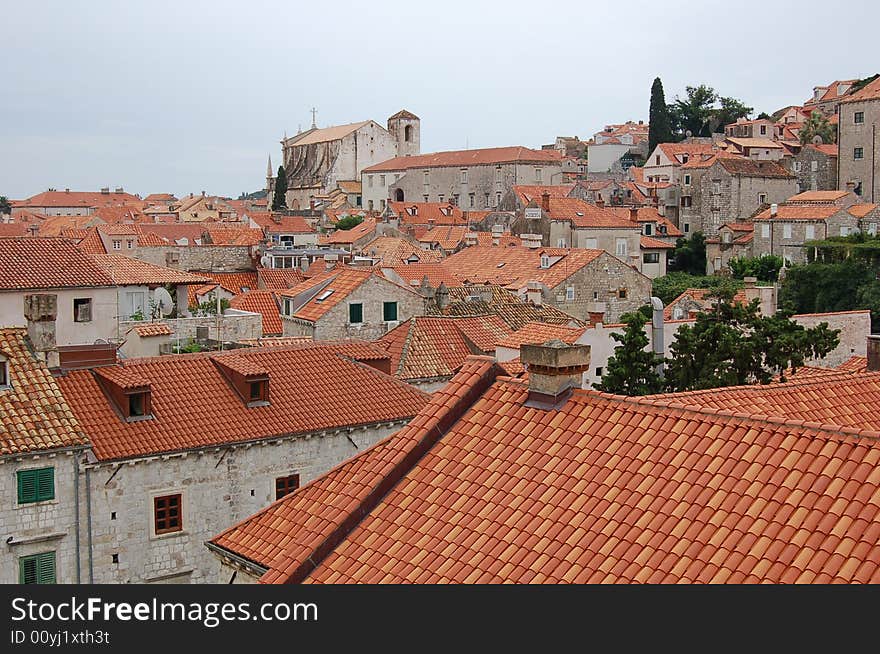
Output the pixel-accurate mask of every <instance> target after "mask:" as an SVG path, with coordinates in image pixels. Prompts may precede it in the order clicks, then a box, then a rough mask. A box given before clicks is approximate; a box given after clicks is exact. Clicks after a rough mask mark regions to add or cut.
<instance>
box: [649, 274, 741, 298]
mask: <svg viewBox="0 0 880 654" xmlns="http://www.w3.org/2000/svg"><path fill="white" fill-rule="evenodd" d="M742 285H743V283H742V281H740V280H734V279H730V278H729V277H720V276H718V275H691V274H689V273H686V272H671V273H669V274H667V275H663V277H657V278H656V279H655V280H654V281H653V284H652V286H653V289H652V294H653V295H654V296H656V297H658V298H660V300H661V301H662V302H663V304H669V303H670V302H672V301H673V300H674V299H675V298H677V297H678V296H679V295H681V294H682V293H684V292H685V291H686V290H687V289H689V288H722V289H729V290H731V291H733V292H736V291H737V290H738V289H740V288H742Z"/></svg>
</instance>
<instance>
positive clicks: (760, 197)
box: [758, 193, 767, 204]
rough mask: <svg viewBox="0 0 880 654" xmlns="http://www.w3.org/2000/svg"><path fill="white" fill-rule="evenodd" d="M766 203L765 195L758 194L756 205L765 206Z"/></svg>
mask: <svg viewBox="0 0 880 654" xmlns="http://www.w3.org/2000/svg"><path fill="white" fill-rule="evenodd" d="M766 202H767V194H766V193H758V204H765V203H766Z"/></svg>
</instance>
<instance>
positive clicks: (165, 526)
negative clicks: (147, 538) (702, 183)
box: [153, 493, 183, 536]
mask: <svg viewBox="0 0 880 654" xmlns="http://www.w3.org/2000/svg"><path fill="white" fill-rule="evenodd" d="M182 506H183V502H182V500H181V495H180V493H178V494H177V495H162V496H161V497H154V498H153V519H154V525H155V528H156V535H157V536H158V535H159V534H170V533H173V532H175V531H181V530H182V529H183V515H181V509H182Z"/></svg>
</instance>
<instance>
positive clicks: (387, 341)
mask: <svg viewBox="0 0 880 654" xmlns="http://www.w3.org/2000/svg"><path fill="white" fill-rule="evenodd" d="M509 333H510V328H509V327H507V325H505V324H504V321H503V320H501V318H499V317H498V316H492V315H489V316H472V317H466V318H455V317H439V316H422V317H419V318H411V319H409V320H407V321H406V322H405V323H402V324H401V325H400V326H398V327H396V328H395V329H393V330H391V331H390V332H388V333H387V334H385V335H384V336H383V337H382V338H380V339H379V340H377V341H376V344H377V345H378V346H380V347H382V348H384V349H385V350H387V352H388V354H389V355H390V356H391V371H392V373H393V374H394V375H395V376H397V377H399V378H400V379H406V380H415V379H435V378H443V377H449V376H451V375H452V374H453V373H454V372H455V371H456V370H457V369H458V368H460V367H461V365H462V363H464V360H465V359H466V358H467V357H468V356H469V355H471V354H491V353H493V352H494V351H495V341H496V340H498V338H500V337H502V336H505V335H507V334H509Z"/></svg>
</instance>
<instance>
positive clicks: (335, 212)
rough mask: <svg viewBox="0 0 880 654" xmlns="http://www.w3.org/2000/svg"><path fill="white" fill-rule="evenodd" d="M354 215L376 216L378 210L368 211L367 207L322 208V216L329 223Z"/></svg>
mask: <svg viewBox="0 0 880 654" xmlns="http://www.w3.org/2000/svg"><path fill="white" fill-rule="evenodd" d="M349 216H355V217H358V218H378V217H379V212H378V211H368V210H367V209H333V208H326V209H324V217H325V218H326V219H327V220H328V221H329V222H331V223H338V222H339V221H340V219H342V218H348V217H349Z"/></svg>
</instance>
